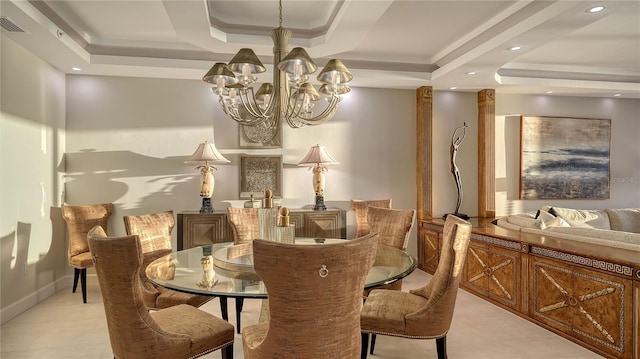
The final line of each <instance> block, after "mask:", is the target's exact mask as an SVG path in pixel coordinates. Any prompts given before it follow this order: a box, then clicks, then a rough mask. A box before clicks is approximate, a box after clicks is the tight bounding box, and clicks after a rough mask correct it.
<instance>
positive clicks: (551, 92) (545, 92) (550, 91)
mask: <svg viewBox="0 0 640 359" xmlns="http://www.w3.org/2000/svg"><path fill="white" fill-rule="evenodd" d="M544 93H553V91H545V92H544Z"/></svg>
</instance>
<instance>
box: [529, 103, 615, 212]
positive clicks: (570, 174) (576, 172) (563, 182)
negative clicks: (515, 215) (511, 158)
mask: <svg viewBox="0 0 640 359" xmlns="http://www.w3.org/2000/svg"><path fill="white" fill-rule="evenodd" d="M610 148H611V120H607V119H586V118H567V117H543V116H521V117H520V199H607V198H609V179H610V163H609V162H610V156H609V152H610Z"/></svg>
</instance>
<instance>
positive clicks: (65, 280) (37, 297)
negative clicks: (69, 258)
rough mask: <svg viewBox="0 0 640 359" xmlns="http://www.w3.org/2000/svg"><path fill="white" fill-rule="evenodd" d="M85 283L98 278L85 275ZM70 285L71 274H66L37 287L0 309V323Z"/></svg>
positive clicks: (93, 281) (92, 281)
mask: <svg viewBox="0 0 640 359" xmlns="http://www.w3.org/2000/svg"><path fill="white" fill-rule="evenodd" d="M87 284H96V285H97V284H98V278H97V277H96V276H95V275H87ZM72 286H73V275H68V276H65V277H62V278H60V279H58V280H57V281H55V282H53V283H50V284H48V285H46V286H44V287H42V288H40V289H38V290H37V291H35V292H33V293H31V294H29V295H27V296H26V297H24V298H22V299H20V300H18V301H17V302H15V303H12V304H10V305H8V306H7V307H6V308H2V309H0V324H4V323H5V322H7V321H9V320H11V319H13V318H15V317H17V316H18V315H20V314H21V313H23V312H26V311H27V310H29V308H31V307H33V306H34V305H36V304H38V303H40V302H42V301H43V300H45V299H47V298H49V297H50V296H52V295H54V294H55V293H56V292H58V291H60V290H62V289H65V288H70V287H72ZM79 286H80V283H78V287H79ZM78 289H80V288H78Z"/></svg>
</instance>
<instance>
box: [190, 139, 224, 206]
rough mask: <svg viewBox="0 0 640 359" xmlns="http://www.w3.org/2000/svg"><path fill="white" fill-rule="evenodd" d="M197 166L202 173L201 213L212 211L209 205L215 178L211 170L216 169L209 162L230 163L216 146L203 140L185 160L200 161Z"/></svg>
mask: <svg viewBox="0 0 640 359" xmlns="http://www.w3.org/2000/svg"><path fill="white" fill-rule="evenodd" d="M202 162H204V164H201V165H200V166H198V167H197V168H198V169H200V174H201V175H202V183H201V185H200V197H202V199H203V202H202V208H200V212H201V213H213V207H211V203H210V200H211V196H212V195H213V188H214V186H215V180H214V178H213V171H214V170H215V169H216V168H215V167H213V166H211V164H223V163H230V162H231V161H229V160H228V159H226V158H224V156H222V154H221V153H220V152H218V149H216V146H215V145H214V144H213V143H211V142H209V141H204V142H203V143H201V144H199V145H198V148H196V151H195V152H194V153H193V155H191V157H190V158H189V159H188V160H186V161H185V163H202Z"/></svg>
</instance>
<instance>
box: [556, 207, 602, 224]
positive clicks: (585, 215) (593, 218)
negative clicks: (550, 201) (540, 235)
mask: <svg viewBox="0 0 640 359" xmlns="http://www.w3.org/2000/svg"><path fill="white" fill-rule="evenodd" d="M549 213H550V214H552V215H555V216H556V217H561V218H562V219H564V220H565V221H567V223H569V225H571V227H581V228H599V229H610V228H611V227H610V225H609V216H608V215H607V212H605V211H598V210H584V209H573V208H560V207H553V208H551V209H549Z"/></svg>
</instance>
